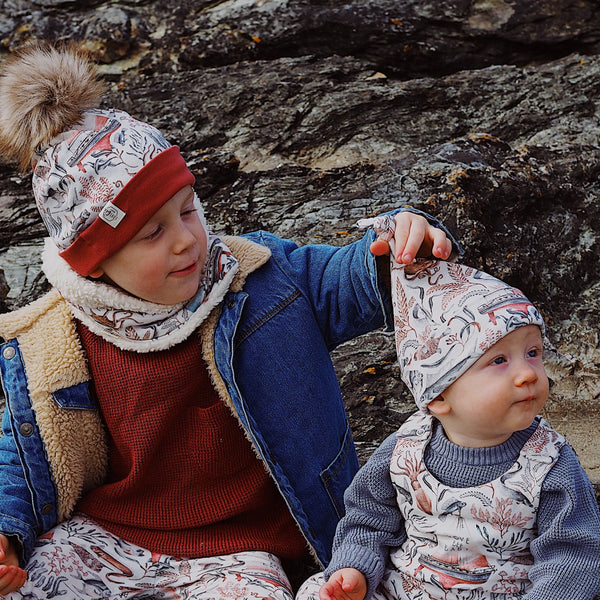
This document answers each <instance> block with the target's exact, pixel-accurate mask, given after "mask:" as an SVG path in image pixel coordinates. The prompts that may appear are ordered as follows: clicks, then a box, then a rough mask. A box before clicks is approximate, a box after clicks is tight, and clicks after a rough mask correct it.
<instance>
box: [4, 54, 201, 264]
mask: <svg viewBox="0 0 600 600" xmlns="http://www.w3.org/2000/svg"><path fill="white" fill-rule="evenodd" d="M101 90H102V86H101V84H100V83H99V81H98V79H97V73H96V69H95V66H94V65H93V64H92V63H91V62H90V61H89V60H88V58H87V56H86V55H85V54H84V53H83V52H82V51H80V50H77V49H75V48H70V49H63V50H58V49H56V48H54V47H52V46H45V45H40V46H38V45H33V46H32V47H30V48H26V49H25V50H24V51H22V52H20V53H17V54H16V55H15V56H14V58H13V57H11V59H9V60H7V64H6V66H5V68H4V69H3V72H2V76H1V77H0V154H2V155H4V156H6V157H7V158H15V159H17V160H18V162H19V163H20V164H21V166H22V167H23V168H26V167H28V166H31V167H32V168H33V179H32V183H33V192H34V196H35V201H36V204H37V207H38V210H39V211H40V214H41V216H42V219H43V221H44V224H45V225H46V228H47V230H48V233H49V235H50V238H51V239H52V240H53V241H54V243H55V244H56V246H57V247H58V249H59V253H60V255H61V256H62V258H63V259H64V260H65V261H66V262H67V263H69V265H70V266H71V267H72V268H73V269H74V270H75V271H77V272H78V273H79V274H80V275H83V276H87V275H90V274H91V273H93V272H94V271H95V270H96V269H97V268H98V267H99V266H100V265H101V264H102V262H103V261H104V260H106V259H107V258H108V257H110V256H112V255H113V254H114V253H115V252H117V251H118V250H120V249H121V248H122V247H123V246H125V244H127V242H128V241H130V240H131V239H132V238H133V237H134V236H135V235H136V233H138V231H139V230H140V229H141V227H142V226H143V225H144V224H145V223H146V222H147V221H148V219H149V218H150V217H151V216H152V215H153V214H154V213H155V212H156V211H157V210H158V209H159V208H160V207H161V206H162V205H163V204H164V203H165V202H167V201H168V200H169V199H170V198H172V196H173V195H174V194H175V193H177V192H178V191H179V190H181V188H183V187H184V186H186V185H191V184H193V183H194V176H193V174H192V173H191V172H190V171H189V169H188V168H187V166H186V163H185V161H184V159H183V157H182V156H181V154H180V152H179V148H178V147H177V146H173V145H171V144H170V143H169V142H167V140H166V139H165V138H164V137H163V136H162V134H161V133H160V132H159V131H158V130H157V129H156V128H155V127H153V126H151V125H149V124H147V123H143V122H141V121H138V120H136V119H134V118H133V117H131V116H130V115H128V114H127V113H125V112H122V111H119V110H113V109H108V110H102V109H99V108H96V104H97V103H98V101H99V95H100V92H101Z"/></svg>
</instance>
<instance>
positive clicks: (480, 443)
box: [429, 325, 549, 447]
mask: <svg viewBox="0 0 600 600" xmlns="http://www.w3.org/2000/svg"><path fill="white" fill-rule="evenodd" d="M542 347H543V346H542V336H541V332H540V329H539V327H538V326H537V325H526V326H523V327H519V328H518V329H515V330H514V331H511V332H510V333H509V334H508V335H506V336H505V337H503V338H502V339H501V340H500V341H498V342H496V343H495V344H494V345H493V346H492V347H491V348H490V349H489V350H488V351H487V352H486V353H485V354H483V356H481V357H480V358H479V360H477V362H476V363H474V364H473V365H472V366H471V367H470V368H469V369H468V370H467V371H465V373H463V375H461V376H460V377H459V378H458V379H457V380H456V381H455V382H454V383H453V384H452V385H450V386H449V387H448V388H447V389H446V390H445V391H444V392H443V393H442V395H441V396H442V398H441V399H440V400H434V401H433V402H432V403H431V404H430V405H429V408H430V410H431V412H432V413H433V414H435V415H436V416H437V417H438V418H439V419H440V421H442V424H443V426H444V430H445V431H446V435H447V436H448V438H449V439H450V440H451V441H453V442H454V443H456V444H459V445H462V446H470V447H487V446H495V445H497V444H500V443H502V442H503V441H505V440H506V439H508V438H509V437H510V435H511V434H512V433H514V432H515V431H520V430H522V429H526V428H527V427H529V425H531V423H532V421H533V419H534V417H535V416H536V415H537V414H539V413H540V411H541V410H542V408H543V406H544V404H545V403H546V400H547V398H548V389H549V386H548V377H547V375H546V370H545V369H544V364H543V360H542ZM439 411H442V413H441V414H439V415H438V412H439Z"/></svg>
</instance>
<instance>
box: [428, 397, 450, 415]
mask: <svg viewBox="0 0 600 600" xmlns="http://www.w3.org/2000/svg"><path fill="white" fill-rule="evenodd" d="M427 408H428V409H429V412H430V413H431V414H432V415H434V416H435V417H437V416H439V415H447V414H448V413H449V412H450V408H451V407H450V404H449V403H448V402H447V401H446V400H445V399H444V397H443V396H442V395H441V394H440V395H439V396H438V397H437V398H435V399H434V400H432V401H431V402H430V403H429V404H428V405H427Z"/></svg>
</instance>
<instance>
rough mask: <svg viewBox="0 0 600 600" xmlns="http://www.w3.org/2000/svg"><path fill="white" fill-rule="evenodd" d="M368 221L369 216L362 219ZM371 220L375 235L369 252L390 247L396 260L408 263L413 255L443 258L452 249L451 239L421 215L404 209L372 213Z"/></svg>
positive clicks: (387, 249) (386, 251)
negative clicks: (377, 215)
mask: <svg viewBox="0 0 600 600" xmlns="http://www.w3.org/2000/svg"><path fill="white" fill-rule="evenodd" d="M368 221H371V220H370V219H369V220H367V219H365V220H364V221H363V223H367V222H368ZM373 221H374V222H375V223H374V227H375V230H376V231H377V234H378V237H377V239H376V240H375V241H374V242H373V243H372V244H371V252H372V253H373V254H375V255H376V256H381V255H384V254H389V253H390V248H391V249H392V250H393V252H394V258H395V259H396V262H398V263H400V264H409V263H411V262H412V261H413V259H414V258H415V257H416V256H420V257H428V256H434V257H436V258H441V259H443V260H445V259H447V258H448V257H449V256H450V253H451V252H452V242H451V241H450V239H449V238H448V236H447V235H446V233H445V231H443V230H442V229H439V228H438V227H435V226H434V225H432V224H431V223H429V221H427V219H426V218H425V217H423V216H422V215H418V214H416V213H412V212H410V211H403V212H400V213H396V215H395V216H393V217H392V216H391V215H384V216H383V217H375V219H373ZM359 223H360V221H359Z"/></svg>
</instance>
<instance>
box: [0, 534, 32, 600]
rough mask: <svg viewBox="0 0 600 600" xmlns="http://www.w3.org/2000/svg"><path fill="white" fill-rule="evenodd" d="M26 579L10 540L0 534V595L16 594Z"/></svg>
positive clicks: (25, 573)
mask: <svg viewBox="0 0 600 600" xmlns="http://www.w3.org/2000/svg"><path fill="white" fill-rule="evenodd" d="M26 579H27V572H26V571H25V570H23V569H21V568H20V567H19V557H18V555H17V552H16V551H15V549H14V548H13V546H12V544H11V543H10V540H9V539H8V538H7V537H6V536H5V535H2V534H1V533H0V594H1V595H6V594H10V593H11V592H16V591H17V590H18V589H19V588H21V587H22V586H23V584H24V583H25V580H26Z"/></svg>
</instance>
